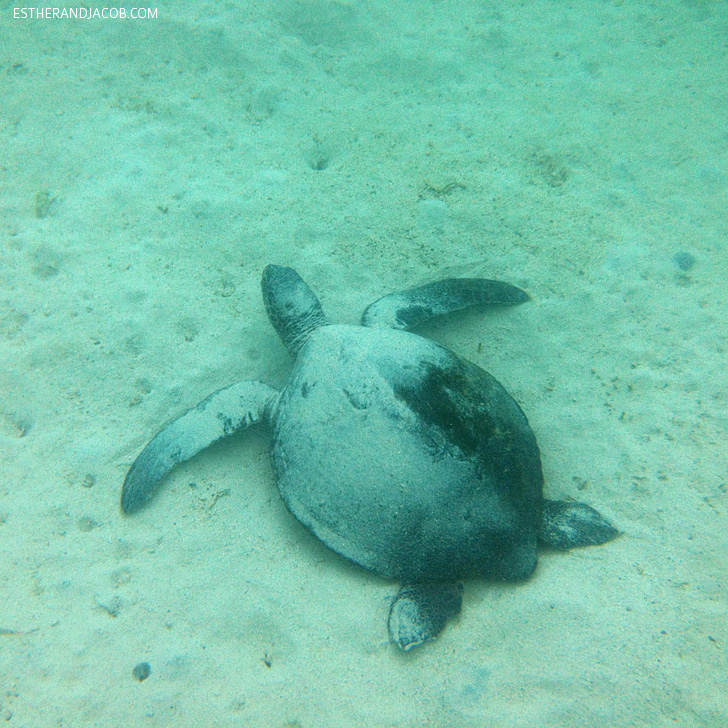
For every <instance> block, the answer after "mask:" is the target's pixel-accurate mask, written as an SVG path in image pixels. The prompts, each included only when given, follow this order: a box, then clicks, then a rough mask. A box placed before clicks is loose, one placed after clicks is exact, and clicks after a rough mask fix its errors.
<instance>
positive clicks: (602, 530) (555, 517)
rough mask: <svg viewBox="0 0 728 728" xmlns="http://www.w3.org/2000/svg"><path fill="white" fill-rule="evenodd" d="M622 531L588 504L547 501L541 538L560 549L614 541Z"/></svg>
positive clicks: (543, 511)
mask: <svg viewBox="0 0 728 728" xmlns="http://www.w3.org/2000/svg"><path fill="white" fill-rule="evenodd" d="M618 535H619V531H618V530H617V529H616V528H615V527H614V526H613V525H612V524H611V523H609V521H607V519H606V518H604V516H603V515H602V514H601V513H599V511H596V510H594V509H593V508H592V507H591V506H588V505H586V503H569V502H567V501H553V500H544V502H543V508H542V512H541V523H540V524H539V528H538V537H539V539H540V540H541V541H543V542H544V543H547V544H548V545H549V546H554V547H555V548H557V549H571V548H574V547H576V546H596V545H598V544H601V543H606V542H607V541H611V540H612V539H613V538H615V537H616V536H618Z"/></svg>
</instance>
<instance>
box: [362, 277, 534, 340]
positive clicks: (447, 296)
mask: <svg viewBox="0 0 728 728" xmlns="http://www.w3.org/2000/svg"><path fill="white" fill-rule="evenodd" d="M529 300H530V296H529V295H528V294H527V293H526V292H525V291H522V290H521V289H520V288H516V286H512V285H511V284H510V283H504V282H503V281H491V280H488V279H486V278H448V279H446V280H444V281H436V282H435V283H428V284H427V285H425V286H419V287H418V288H411V289H410V290H408V291H402V292H401V293H392V294H390V295H388V296H384V297H383V298H380V299H378V300H377V301H374V303H372V304H371V305H370V306H368V307H367V308H366V310H365V311H364V313H363V314H362V317H361V323H362V326H386V327H388V328H391V329H411V328H413V327H414V326H417V324H420V323H422V322H423V321H427V320H428V319H431V318H433V317H434V316H440V315H442V314H445V313H452V312H453V311H460V310H461V309H463V308H468V307H470V306H478V305H481V304H488V305H491V304H492V305H503V306H514V305H516V304H519V303H525V302H526V301H529Z"/></svg>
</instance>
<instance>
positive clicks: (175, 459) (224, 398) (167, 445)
mask: <svg viewBox="0 0 728 728" xmlns="http://www.w3.org/2000/svg"><path fill="white" fill-rule="evenodd" d="M277 394H278V392H277V390H275V389H273V387H269V386H268V385H267V384H263V383H262V382H253V381H244V382H238V383H237V384H233V385H231V386H230V387H226V388H225V389H220V390H218V391H217V392H215V393H214V394H211V395H210V396H209V397H207V399H204V400H203V401H202V402H200V404H198V405H197V406H196V407H194V408H193V409H191V410H189V411H188V412H186V413H185V414H183V415H182V416H181V417H179V418H178V419H176V420H174V421H173V422H171V423H170V424H169V425H167V426H166V427H165V428H164V429H163V430H162V431H161V432H160V433H159V434H158V435H157V436H156V437H155V438H154V439H153V440H152V441H151V442H150V443H149V444H148V445H147V446H146V447H145V448H144V450H142V452H141V454H140V455H139V457H137V459H136V460H135V461H134V464H133V465H132V466H131V468H130V469H129V472H128V473H127V476H126V479H125V480H124V487H123V489H122V491H121V510H122V511H124V513H131V512H132V511H135V510H137V509H138V508H140V507H141V506H142V505H144V503H146V502H147V500H149V498H150V496H151V495H152V493H153V492H154V490H155V489H156V487H157V485H158V484H159V482H160V481H161V480H162V478H164V476H165V475H167V473H169V472H170V470H172V468H174V467H175V466H176V465H179V463H183V462H185V461H186V460H189V459H190V458H191V457H193V456H194V455H196V454H197V453H198V452H200V450H204V449H205V448H206V447H208V446H209V445H212V443H213V442H215V441H216V440H219V439H221V438H223V437H227V436H228V435H232V434H233V432H236V431H237V430H242V429H245V428H246V427H248V426H249V425H252V424H255V423H256V422H259V421H260V420H261V419H262V418H263V417H264V416H265V415H266V412H267V408H268V404H269V403H270V401H271V400H272V399H273V397H274V396H275V395H277Z"/></svg>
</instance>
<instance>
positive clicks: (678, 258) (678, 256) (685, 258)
mask: <svg viewBox="0 0 728 728" xmlns="http://www.w3.org/2000/svg"><path fill="white" fill-rule="evenodd" d="M672 262H673V263H674V264H675V265H676V266H677V267H678V268H679V269H680V270H690V269H691V268H692V267H693V266H694V265H695V262H696V261H695V256H694V255H691V254H690V253H687V252H685V251H684V250H681V251H680V252H678V253H675V255H673V256H672Z"/></svg>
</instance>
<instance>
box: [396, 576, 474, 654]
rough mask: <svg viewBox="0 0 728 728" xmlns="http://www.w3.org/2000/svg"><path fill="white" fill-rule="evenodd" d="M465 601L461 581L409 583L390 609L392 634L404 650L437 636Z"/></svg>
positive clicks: (400, 591)
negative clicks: (454, 582) (452, 582)
mask: <svg viewBox="0 0 728 728" xmlns="http://www.w3.org/2000/svg"><path fill="white" fill-rule="evenodd" d="M462 604H463V585H462V584H461V583H456V584H451V583H432V584H409V585H406V586H403V587H402V588H401V589H400V590H399V594H397V596H396V597H395V598H394V601H393V602H392V606H391V607H390V609H389V620H388V621H387V628H388V629H389V638H390V640H392V642H394V643H395V644H396V645H397V646H398V647H400V648H401V649H403V650H409V649H412V648H413V647H417V646H419V645H421V644H422V643H423V642H427V641H428V640H432V639H435V637H437V635H439V634H440V632H442V630H443V629H444V628H445V625H446V624H447V620H448V619H450V617H454V616H455V615H457V614H459V613H460V608H461V607H462Z"/></svg>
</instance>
